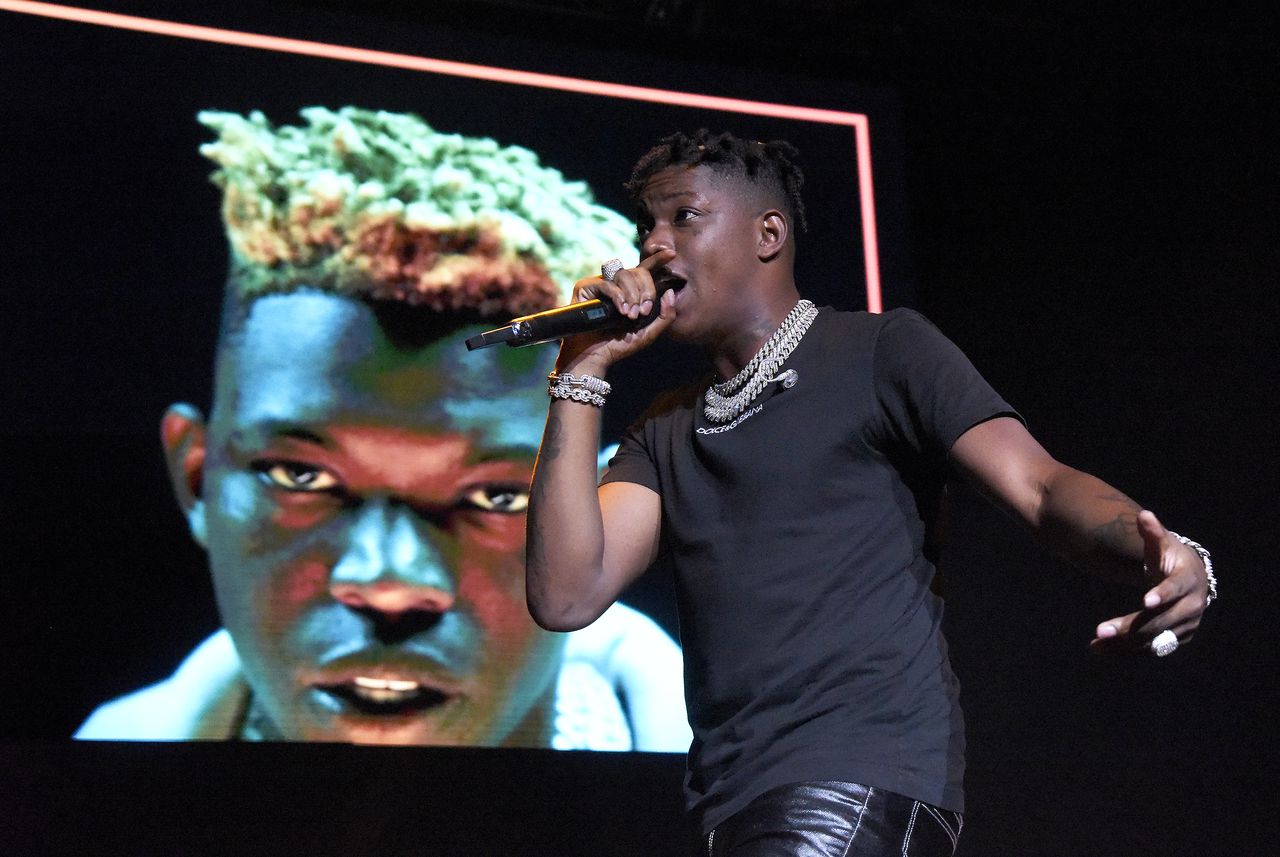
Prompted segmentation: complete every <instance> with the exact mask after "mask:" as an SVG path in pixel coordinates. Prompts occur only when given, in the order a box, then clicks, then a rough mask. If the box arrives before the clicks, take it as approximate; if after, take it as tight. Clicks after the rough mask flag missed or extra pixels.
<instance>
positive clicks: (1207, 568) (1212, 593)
mask: <svg viewBox="0 0 1280 857" xmlns="http://www.w3.org/2000/svg"><path fill="white" fill-rule="evenodd" d="M1169 535H1171V536H1173V537H1174V538H1175V539H1177V540H1178V541H1180V542H1182V543H1183V544H1184V545H1186V546H1187V547H1189V548H1191V549H1192V550H1193V551H1195V552H1196V553H1197V554H1199V556H1200V561H1201V562H1202V563H1204V576H1205V578H1207V580H1208V582H1209V595H1208V597H1207V598H1205V601H1204V606H1205V607H1208V606H1209V605H1210V604H1212V603H1213V601H1214V599H1215V598H1217V597H1218V578H1216V577H1214V576H1213V560H1212V559H1210V558H1209V552H1208V551H1207V550H1205V549H1204V545H1202V544H1200V543H1199V542H1193V541H1191V539H1189V538H1187V537H1186V536H1180V535H1178V534H1177V533H1175V532H1174V531H1173V530H1170V531H1169Z"/></svg>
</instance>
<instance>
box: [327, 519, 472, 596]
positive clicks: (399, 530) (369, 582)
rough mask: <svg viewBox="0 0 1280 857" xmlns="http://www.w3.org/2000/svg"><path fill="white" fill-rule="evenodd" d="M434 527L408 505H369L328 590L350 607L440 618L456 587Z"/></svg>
mask: <svg viewBox="0 0 1280 857" xmlns="http://www.w3.org/2000/svg"><path fill="white" fill-rule="evenodd" d="M433 527H434V525H433V524H432V523H431V522H430V521H427V520H426V519H424V518H423V517H422V516H421V515H419V514H418V513H417V512H416V511H415V510H414V509H412V508H410V507H409V506H406V505H403V504H400V503H395V502H391V501H382V500H378V501H369V502H366V503H365V504H364V505H363V506H362V507H361V508H360V509H359V510H358V511H357V513H356V520H355V522H354V523H353V524H352V526H351V529H350V530H349V531H348V541H347V544H346V545H345V547H344V550H343V552H342V555H341V557H340V558H339V560H338V562H337V564H336V565H335V566H334V567H333V571H332V572H331V573H330V576H329V591H330V592H331V593H332V595H333V597H334V598H335V599H337V600H338V601H341V602H342V603H343V604H346V605H347V606H348V607H351V608H353V609H355V610H360V611H375V612H377V613H379V614H382V615H384V616H386V617H388V618H391V619H396V618H399V617H401V616H403V615H405V614H407V613H429V614H436V615H438V614H441V613H444V612H446V611H448V610H449V609H451V608H452V607H453V603H454V599H455V597H456V594H457V592H456V584H455V581H454V579H453V576H452V575H451V574H450V573H449V569H448V567H447V565H446V563H445V558H444V556H443V555H442V554H441V552H440V550H439V548H438V547H437V546H436V545H435V544H434V543H433V542H432V540H431V532H430V530H431V529H432V528H433Z"/></svg>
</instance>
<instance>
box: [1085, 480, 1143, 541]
mask: <svg viewBox="0 0 1280 857" xmlns="http://www.w3.org/2000/svg"><path fill="white" fill-rule="evenodd" d="M1098 499H1099V500H1105V501H1107V502H1111V503H1119V504H1120V505H1122V506H1123V507H1124V511H1122V512H1120V513H1119V514H1117V515H1116V516H1115V517H1114V518H1112V519H1111V520H1110V521H1107V522H1106V523H1105V524H1101V525H1099V526H1097V527H1094V528H1093V529H1092V530H1090V531H1089V537H1090V540H1091V541H1092V542H1093V543H1094V544H1095V545H1100V546H1103V547H1106V548H1109V549H1110V550H1113V551H1116V552H1117V553H1120V552H1123V551H1124V549H1125V547H1126V545H1128V544H1131V543H1132V539H1133V537H1135V536H1137V535H1138V512H1140V511H1142V507H1141V506H1139V505H1138V504H1137V503H1135V502H1133V500H1131V499H1129V498H1128V497H1126V496H1125V495H1124V494H1121V493H1120V492H1119V491H1115V492H1113V493H1110V494H1100V495H1098Z"/></svg>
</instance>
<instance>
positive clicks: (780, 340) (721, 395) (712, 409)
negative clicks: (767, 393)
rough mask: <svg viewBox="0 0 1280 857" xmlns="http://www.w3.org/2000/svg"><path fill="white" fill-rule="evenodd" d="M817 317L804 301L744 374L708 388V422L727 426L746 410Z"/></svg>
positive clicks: (810, 302)
mask: <svg viewBox="0 0 1280 857" xmlns="http://www.w3.org/2000/svg"><path fill="white" fill-rule="evenodd" d="M817 317H818V308H817V307H815V306H814V305H813V301H810V300H804V299H802V300H801V301H800V302H799V303H797V304H796V305H795V307H793V308H792V310H791V312H789V313H787V317H786V318H784V319H783V320H782V324H780V325H778V329H777V330H775V331H774V332H773V336H771V337H769V341H768V342H766V343H765V344H764V345H762V346H761V347H760V350H759V351H757V352H756V354H755V356H754V357H752V358H751V362H750V363H748V364H747V365H746V366H743V367H742V371H741V372H739V373H738V374H737V375H734V376H733V378H732V379H730V380H728V381H725V382H723V383H720V384H712V385H711V386H710V388H708V389H707V394H706V400H707V403H706V406H705V407H704V408H703V409H702V412H703V414H705V415H706V417H707V419H708V420H710V421H711V422H713V423H726V422H728V421H729V420H731V419H733V418H734V417H736V416H738V415H739V414H741V413H742V412H743V411H744V410H746V407H747V405H748V404H750V403H751V400H752V399H754V398H755V397H756V396H758V395H759V394H760V391H761V390H763V389H764V385H765V384H767V383H769V380H770V379H771V378H772V377H773V374H774V373H775V372H777V371H778V367H779V366H781V365H782V361H783V360H786V359H787V357H788V356H789V355H790V354H791V352H792V351H794V350H795V348H796V346H797V345H799V344H800V338H801V337H802V336H804V334H805V331H807V330H808V329H809V325H811V324H813V320H814V319H815V318H817Z"/></svg>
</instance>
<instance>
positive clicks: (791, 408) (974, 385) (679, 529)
mask: <svg viewBox="0 0 1280 857" xmlns="http://www.w3.org/2000/svg"><path fill="white" fill-rule="evenodd" d="M784 368H787V369H794V370H796V372H798V373H799V379H798V383H797V384H796V385H795V386H794V387H792V388H790V389H786V388H784V387H783V386H782V384H780V383H776V384H773V385H771V386H770V387H767V388H766V389H765V391H764V392H762V393H761V394H760V396H758V397H757V399H756V400H755V401H754V402H753V403H751V404H750V405H748V407H747V409H746V411H745V412H744V413H743V414H742V415H741V416H740V417H739V418H737V419H736V420H734V421H732V422H730V423H728V424H725V425H715V424H713V423H710V422H709V421H708V420H707V419H706V417H705V416H704V415H703V413H702V406H703V399H702V395H701V392H702V390H704V389H705V386H706V382H703V383H702V384H700V385H695V386H693V387H689V388H685V389H682V390H677V391H675V392H674V393H671V394H668V395H666V396H663V397H661V398H660V399H659V400H658V401H657V402H656V403H655V405H654V406H653V408H651V409H650V411H649V412H648V413H647V414H646V415H645V416H644V417H642V418H641V420H640V421H639V422H638V423H637V424H636V425H635V426H634V427H633V428H632V429H631V430H630V431H629V432H628V434H627V436H626V437H625V438H624V439H623V441H622V444H621V447H620V448H619V451H618V454H617V455H616V456H615V457H614V458H613V460H612V461H611V462H610V466H609V471H608V472H607V473H606V475H605V477H604V481H605V482H616V481H623V482H634V483H638V484H640V485H644V486H647V487H649V488H651V489H653V490H654V491H656V492H658V493H659V494H660V495H661V496H662V545H663V551H664V552H665V553H666V554H667V555H668V556H669V558H670V560H671V562H672V564H673V567H674V569H675V573H676V585H677V595H678V600H679V609H680V636H681V641H682V643H683V645H684V653H685V674H686V687H687V696H688V708H689V717H690V721H691V724H692V726H693V733H694V740H693V744H692V746H691V747H690V751H689V770H688V774H687V776H686V781H685V786H686V798H687V801H688V804H689V808H690V810H691V811H692V812H693V813H694V814H695V816H696V817H697V818H698V819H699V821H700V823H701V826H702V828H703V830H704V831H707V830H710V829H711V828H713V827H715V826H716V825H717V824H719V823H720V822H721V821H723V820H724V819H726V818H728V817H729V816H730V815H732V814H733V813H734V812H736V811H737V810H739V809H741V808H742V806H744V805H745V804H746V803H747V802H748V801H750V800H751V799H752V798H754V797H756V796H758V795H760V794H762V793H763V792H765V791H767V790H768V789H770V788H773V787H774V786H777V785H782V784H784V783H790V782H799V781H804V780H845V781H851V782H859V783H864V784H867V785H872V786H878V787H881V788H886V789H889V790H891V791H895V792H899V793H901V794H904V795H907V796H909V797H914V798H917V799H919V800H923V801H926V802H928V803H932V804H935V805H937V806H941V807H945V808H947V809H953V810H956V811H962V810H963V800H964V797H963V791H962V778H963V768H964V734H963V719H962V717H961V713H960V708H959V704H958V695H959V684H958V682H957V681H956V679H955V677H954V676H953V674H952V672H951V668H950V665H949V662H948V659H947V649H946V643H945V641H944V640H943V637H942V632H941V623H942V603H941V601H940V599H938V598H937V597H936V596H935V595H934V594H933V593H932V592H931V591H930V588H929V584H930V582H931V580H932V578H933V575H934V565H933V563H932V562H931V561H930V559H929V558H928V556H927V554H929V553H931V552H930V551H929V550H927V549H926V544H927V539H926V529H927V527H926V523H927V522H931V521H932V519H933V518H934V513H935V512H936V510H937V501H938V499H939V497H940V495H941V490H942V488H943V486H944V483H945V480H946V477H947V474H948V470H947V454H948V451H949V450H950V448H951V445H952V444H953V443H954V442H955V441H956V439H957V438H959V437H960V435H961V434H963V433H964V432H965V431H967V430H968V429H969V428H971V427H973V426H974V425H976V424H978V423H980V422H983V421H985V420H987V419H990V418H992V417H995V416H1000V415H1010V416H1016V414H1015V413H1014V412H1013V410H1012V409H1011V408H1010V407H1009V405H1008V404H1006V403H1005V402H1004V400H1003V399H1001V398H1000V397H999V396H998V395H997V394H996V393H995V392H994V391H993V390H992V389H991V387H990V386H989V385H988V384H987V383H986V382H985V381H984V380H983V379H982V377H981V376H980V375H979V374H978V372H977V370H975V369H974V368H973V366H972V364H971V363H970V362H969V361H968V359H967V358H965V356H964V355H963V354H962V353H960V351H959V349H957V348H956V347H955V346H954V345H953V344H952V343H951V342H950V341H948V340H947V339H946V338H945V337H944V336H942V334H941V333H939V332H938V331H937V329H936V328H934V327H933V325H931V324H930V323H929V322H928V321H926V320H925V319H924V318H923V317H922V316H920V315H919V314H917V313H915V312H912V311H910V310H894V311H892V312H889V313H885V314H883V315H872V314H868V313H840V312H836V311H834V310H831V309H829V308H823V310H822V311H821V312H820V314H819V315H818V317H817V319H816V320H815V321H814V323H813V326H812V327H811V328H810V329H809V331H808V332H807V333H806V334H805V336H804V338H803V339H802V340H801V341H800V344H799V345H798V346H797V348H796V349H795V351H794V352H792V354H791V355H790V357H788V359H787V360H786V362H785V364H784Z"/></svg>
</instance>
